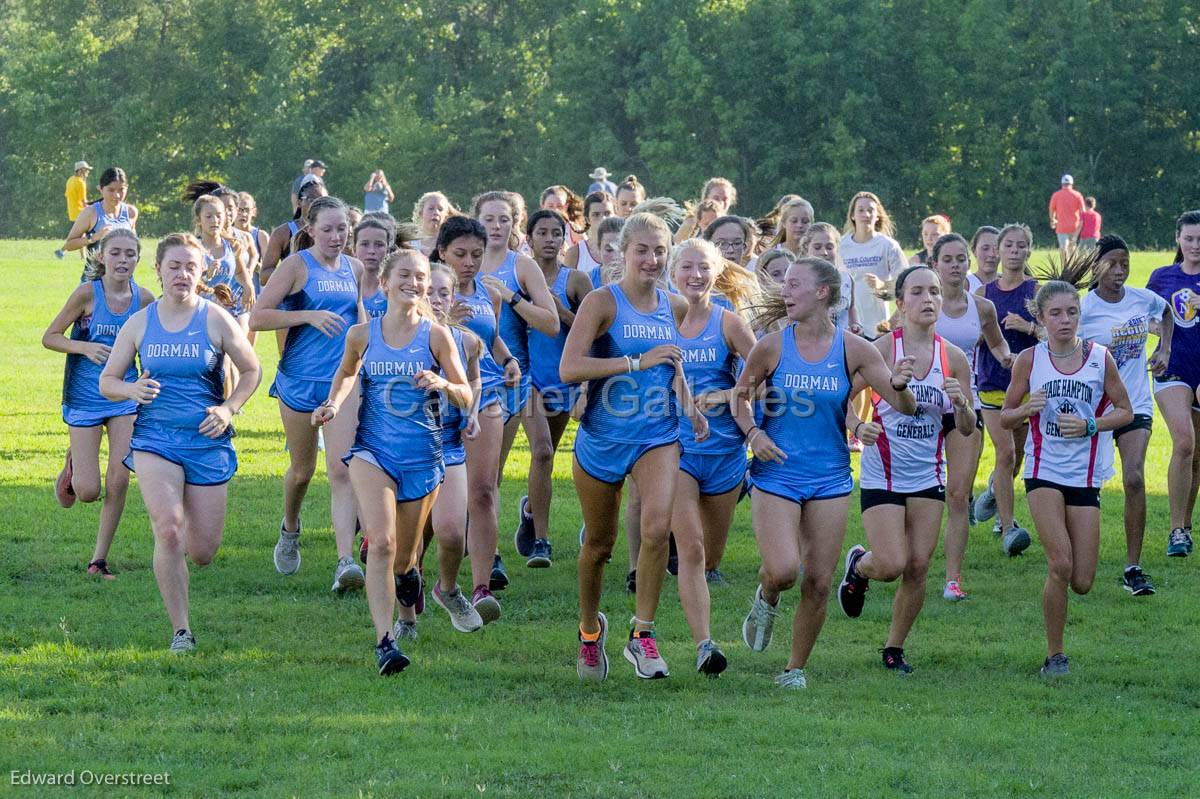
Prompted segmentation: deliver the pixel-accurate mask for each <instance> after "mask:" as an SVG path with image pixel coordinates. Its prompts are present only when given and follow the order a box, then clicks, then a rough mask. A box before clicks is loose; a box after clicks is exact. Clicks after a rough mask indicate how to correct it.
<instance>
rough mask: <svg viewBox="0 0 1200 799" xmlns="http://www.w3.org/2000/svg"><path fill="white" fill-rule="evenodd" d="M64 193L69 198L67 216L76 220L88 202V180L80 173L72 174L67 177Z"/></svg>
mask: <svg viewBox="0 0 1200 799" xmlns="http://www.w3.org/2000/svg"><path fill="white" fill-rule="evenodd" d="M64 194H65V195H66V198H67V216H68V217H69V218H70V219H71V221H72V222H74V221H75V218H76V217H77V216H79V213H80V211H82V210H83V206H84V205H85V204H86V202H87V181H86V180H84V179H83V178H81V177H80V176H79V175H71V177H69V178H67V189H66V191H65V192H64Z"/></svg>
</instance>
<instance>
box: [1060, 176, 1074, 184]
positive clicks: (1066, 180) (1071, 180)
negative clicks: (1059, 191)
mask: <svg viewBox="0 0 1200 799" xmlns="http://www.w3.org/2000/svg"><path fill="white" fill-rule="evenodd" d="M1062 182H1063V183H1072V184H1073V183H1074V182H1075V178H1073V177H1071V176H1070V175H1063V176H1062Z"/></svg>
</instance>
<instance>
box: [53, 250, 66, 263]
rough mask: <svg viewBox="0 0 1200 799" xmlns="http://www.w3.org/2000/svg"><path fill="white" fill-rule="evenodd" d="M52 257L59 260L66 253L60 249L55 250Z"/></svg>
mask: <svg viewBox="0 0 1200 799" xmlns="http://www.w3.org/2000/svg"><path fill="white" fill-rule="evenodd" d="M54 257H55V258H57V259H58V260H60V261H61V260H62V259H63V258H64V257H66V253H65V252H63V251H62V250H55V251H54Z"/></svg>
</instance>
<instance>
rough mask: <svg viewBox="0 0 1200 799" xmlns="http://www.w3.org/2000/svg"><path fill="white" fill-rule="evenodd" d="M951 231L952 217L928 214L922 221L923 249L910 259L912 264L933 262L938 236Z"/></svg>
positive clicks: (930, 263) (927, 264)
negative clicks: (934, 246) (934, 247)
mask: <svg viewBox="0 0 1200 799" xmlns="http://www.w3.org/2000/svg"><path fill="white" fill-rule="evenodd" d="M949 232H950V217H948V216H946V215H945V214H934V215H933V216H927V217H925V219H923V220H922V221H921V249H919V250H917V251H916V252H915V253H913V257H912V258H909V259H908V262H909V263H910V264H913V265H916V264H924V265H925V266H930V265H932V264H933V245H934V244H935V243H936V242H937V240H938V238H940V237H941V236H945V235H946V234H947V233H949Z"/></svg>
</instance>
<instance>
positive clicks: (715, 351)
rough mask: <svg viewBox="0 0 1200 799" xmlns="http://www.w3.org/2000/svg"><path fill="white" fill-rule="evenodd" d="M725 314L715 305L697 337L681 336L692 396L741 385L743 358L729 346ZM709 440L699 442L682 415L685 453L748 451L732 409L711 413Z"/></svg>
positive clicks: (688, 420)
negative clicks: (725, 327) (738, 380)
mask: <svg viewBox="0 0 1200 799" xmlns="http://www.w3.org/2000/svg"><path fill="white" fill-rule="evenodd" d="M724 317H725V310H724V309H723V308H722V307H721V306H719V305H715V304H714V305H713V307H712V310H711V312H710V313H709V316H708V323H707V324H705V325H704V329H703V330H701V331H700V332H699V333H698V334H697V335H696V336H694V337H692V338H687V337H685V336H684V335H682V334H680V336H679V349H680V350H681V351H682V352H683V374H684V376H685V377H686V378H687V381H688V386H689V387H691V390H692V396H693V397H698V396H700V395H701V394H704V393H707V392H709V391H724V390H726V389H729V388H733V384H734V383H736V382H737V370H738V362H739V360H740V359H739V358H738V357H737V355H735V354H734V353H733V352H732V351H731V350H730V349H729V345H728V344H726V342H725V334H724V332H723V330H722V321H723V319H724ZM707 416H708V431H709V434H708V438H707V439H706V440H704V441H700V442H697V441H696V439H695V437H694V436H693V434H692V422H691V420H690V419H688V418H687V416H686V415H684V414H680V415H679V443H680V445H681V446H682V448H683V451H684V452H696V453H722V454H724V453H729V452H736V451H738V450H740V449H744V448H745V446H746V444H745V439H744V438H743V437H742V431H741V430H740V429H738V426H737V422H735V421H734V420H733V413H732V412H731V411H730V410H729V406H728V405H723V406H721V408H720V409H718V410H713V411H709V412H708V414H707Z"/></svg>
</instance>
